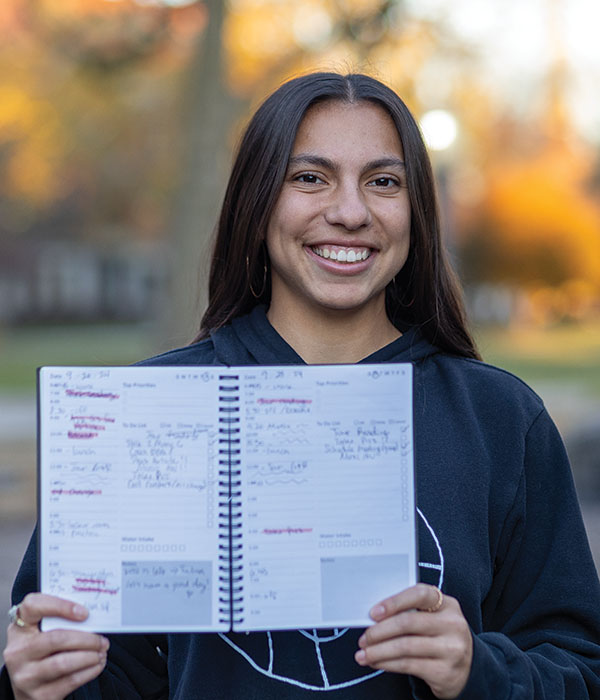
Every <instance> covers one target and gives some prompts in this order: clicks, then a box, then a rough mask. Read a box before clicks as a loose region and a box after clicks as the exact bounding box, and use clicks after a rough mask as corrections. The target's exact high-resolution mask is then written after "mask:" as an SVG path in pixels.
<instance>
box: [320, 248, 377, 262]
mask: <svg viewBox="0 0 600 700" xmlns="http://www.w3.org/2000/svg"><path fill="white" fill-rule="evenodd" d="M313 251H314V252H315V253H316V254H317V255H318V256H319V257H321V258H325V259H326V260H336V261H337V262H344V263H353V262H361V261H362V260H366V259H367V258H368V257H369V255H370V254H371V252H370V251H369V250H368V249H364V250H353V249H348V250H344V249H341V250H337V251H336V250H330V249H329V248H317V247H315V248H313Z"/></svg>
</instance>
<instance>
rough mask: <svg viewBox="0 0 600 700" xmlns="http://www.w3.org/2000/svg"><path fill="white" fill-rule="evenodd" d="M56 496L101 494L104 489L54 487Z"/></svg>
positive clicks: (53, 492)
mask: <svg viewBox="0 0 600 700" xmlns="http://www.w3.org/2000/svg"><path fill="white" fill-rule="evenodd" d="M50 493H51V494H53V495H56V496H101V495H102V489H52V491H50Z"/></svg>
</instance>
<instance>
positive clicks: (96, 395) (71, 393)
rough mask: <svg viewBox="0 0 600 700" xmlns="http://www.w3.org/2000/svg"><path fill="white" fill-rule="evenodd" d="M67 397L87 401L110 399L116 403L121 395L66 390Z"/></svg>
mask: <svg viewBox="0 0 600 700" xmlns="http://www.w3.org/2000/svg"><path fill="white" fill-rule="evenodd" d="M66 394H67V396H76V397H85V398H87V399H110V400H111V401H114V400H115V399H118V398H120V396H119V394H113V393H112V392H110V391H77V390H76V389H66Z"/></svg>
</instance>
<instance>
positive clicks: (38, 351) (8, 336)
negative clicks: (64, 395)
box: [0, 325, 159, 393]
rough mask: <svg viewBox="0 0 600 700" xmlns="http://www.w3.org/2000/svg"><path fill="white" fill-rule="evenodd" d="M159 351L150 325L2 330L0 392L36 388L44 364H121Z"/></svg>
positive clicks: (17, 391)
mask: <svg viewBox="0 0 600 700" xmlns="http://www.w3.org/2000/svg"><path fill="white" fill-rule="evenodd" d="M156 352H159V349H158V348H157V347H156V338H155V337H154V336H153V334H152V333H151V332H150V330H149V329H148V328H145V327H141V326H134V325H122V326H121V325H91V326H43V327H37V326H36V327H26V328H12V329H10V330H7V329H4V330H0V391H3V392H11V393H29V392H32V391H35V383H36V368H37V367H39V366H41V365H111V364H113V365H122V364H130V363H131V362H135V361H136V360H141V359H143V358H144V357H149V356H150V355H152V354H154V353H156Z"/></svg>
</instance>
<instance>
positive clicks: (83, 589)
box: [73, 586, 119, 595]
mask: <svg viewBox="0 0 600 700" xmlns="http://www.w3.org/2000/svg"><path fill="white" fill-rule="evenodd" d="M73 590H74V591H77V592H78V593H108V595H117V593H118V592H119V589H118V588H101V587H100V586H73Z"/></svg>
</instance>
